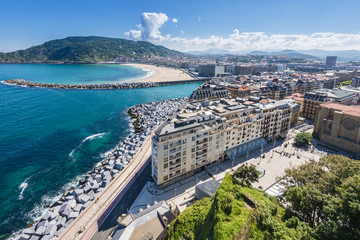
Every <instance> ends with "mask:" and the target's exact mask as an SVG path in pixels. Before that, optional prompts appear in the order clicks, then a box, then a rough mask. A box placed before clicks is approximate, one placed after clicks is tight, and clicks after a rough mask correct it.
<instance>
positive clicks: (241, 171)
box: [234, 164, 259, 186]
mask: <svg viewBox="0 0 360 240" xmlns="http://www.w3.org/2000/svg"><path fill="white" fill-rule="evenodd" d="M234 176H235V178H237V179H239V180H240V181H241V184H242V185H245V186H250V185H251V183H253V182H258V179H259V172H258V171H257V170H256V168H255V166H254V165H247V164H243V165H241V166H240V167H239V168H238V169H237V170H236V171H235V173H234Z"/></svg>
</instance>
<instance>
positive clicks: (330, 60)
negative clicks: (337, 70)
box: [325, 56, 337, 69]
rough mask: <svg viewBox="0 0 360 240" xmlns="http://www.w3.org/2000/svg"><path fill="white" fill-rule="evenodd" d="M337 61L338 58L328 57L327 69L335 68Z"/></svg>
mask: <svg viewBox="0 0 360 240" xmlns="http://www.w3.org/2000/svg"><path fill="white" fill-rule="evenodd" d="M336 59H337V56H327V57H326V63H325V67H326V68H327V69H332V68H334V67H335V66H336Z"/></svg>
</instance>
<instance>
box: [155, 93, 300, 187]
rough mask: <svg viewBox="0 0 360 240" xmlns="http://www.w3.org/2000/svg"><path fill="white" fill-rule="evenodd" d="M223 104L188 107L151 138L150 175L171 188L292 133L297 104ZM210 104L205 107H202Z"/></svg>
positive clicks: (224, 101)
mask: <svg viewBox="0 0 360 240" xmlns="http://www.w3.org/2000/svg"><path fill="white" fill-rule="evenodd" d="M239 101H240V100H239V99H238V100H235V99H221V100H216V101H210V102H207V103H206V104H201V102H196V103H191V104H188V105H187V106H186V107H185V108H184V109H183V110H182V111H181V112H180V113H179V114H178V115H177V117H176V118H174V119H172V120H169V121H167V122H165V123H164V124H163V125H162V126H160V127H159V128H158V130H157V131H156V132H155V135H154V137H153V139H152V176H153V178H154V180H155V181H156V182H157V184H158V185H167V184H169V183H172V182H174V181H176V180H178V179H182V178H185V177H187V176H190V175H193V174H194V173H196V172H198V171H201V170H204V169H205V167H206V166H209V165H211V164H213V163H216V162H221V161H223V160H225V159H228V158H229V159H231V160H232V159H235V158H238V157H240V156H242V155H244V153H246V152H251V151H253V150H255V149H257V148H259V147H261V146H262V145H264V144H266V141H271V140H273V139H275V138H277V137H279V136H281V135H283V136H285V135H286V132H287V130H288V129H289V128H290V122H291V121H290V120H291V112H292V109H293V108H298V107H299V106H298V105H297V104H296V103H295V101H294V100H289V99H286V100H281V101H273V100H271V101H268V102H265V103H261V102H259V103H255V102H249V101H247V102H242V103H241V102H239ZM203 105H206V106H203Z"/></svg>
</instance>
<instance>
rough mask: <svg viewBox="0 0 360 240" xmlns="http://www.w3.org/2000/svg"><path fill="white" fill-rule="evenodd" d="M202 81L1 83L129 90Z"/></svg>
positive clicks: (10, 81) (15, 80) (18, 80)
mask: <svg viewBox="0 0 360 240" xmlns="http://www.w3.org/2000/svg"><path fill="white" fill-rule="evenodd" d="M201 82H204V80H199V79H192V80H182V81H166V82H116V83H98V84H57V83H39V82H31V81H27V80H24V79H9V80H5V81H2V83H4V84H8V85H17V86H22V87H37V88H59V89H94V90H98V89H99V90H100V89H101V90H102V89H129V88H150V87H160V86H169V85H177V84H188V83H201Z"/></svg>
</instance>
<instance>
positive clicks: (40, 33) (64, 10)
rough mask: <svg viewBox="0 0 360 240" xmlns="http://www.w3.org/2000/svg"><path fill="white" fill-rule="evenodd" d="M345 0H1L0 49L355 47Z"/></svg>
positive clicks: (359, 45)
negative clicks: (128, 43)
mask: <svg viewBox="0 0 360 240" xmlns="http://www.w3.org/2000/svg"><path fill="white" fill-rule="evenodd" d="M359 5H360V3H358V2H356V1H353V0H347V1H342V2H338V1H323V0H320V1H316V2H314V1H302V2H301V3H293V2H291V3H290V2H287V1H283V0H277V1H271V2H269V1H263V0H259V1H252V2H247V1H232V0H229V1H225V2H223V3H221V4H219V3H217V2H215V1H207V2H206V4H205V2H203V1H201V2H190V1H185V2H184V1H182V2H178V3H176V2H171V3H168V2H166V1H156V2H151V3H150V2H146V1H136V2H125V3H123V2H122V3H120V2H116V1H106V2H101V3H100V2H97V1H87V2H83V1H79V2H70V1H62V2H60V3H54V2H46V1H35V2H27V1H16V2H15V1H11V2H10V1H7V2H6V3H3V4H2V10H3V11H2V15H1V16H0V20H1V22H2V23H3V24H1V25H0V27H1V30H2V37H1V39H0V51H2V52H9V51H14V50H18V49H25V48H28V47H31V46H33V45H37V44H41V43H43V42H46V41H49V40H53V39H57V38H64V37H68V36H105V37H116V38H125V39H131V40H145V41H150V42H153V43H155V44H159V45H163V46H165V47H168V48H171V49H175V50H180V51H203V50H207V49H210V48H217V49H223V50H228V51H238V52H246V51H247V52H249V51H252V50H282V49H293V50H305V49H324V50H360V33H359V31H358V29H357V28H356V23H357V22H359V20H360V17H359V16H358V14H356V9H357V6H359Z"/></svg>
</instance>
